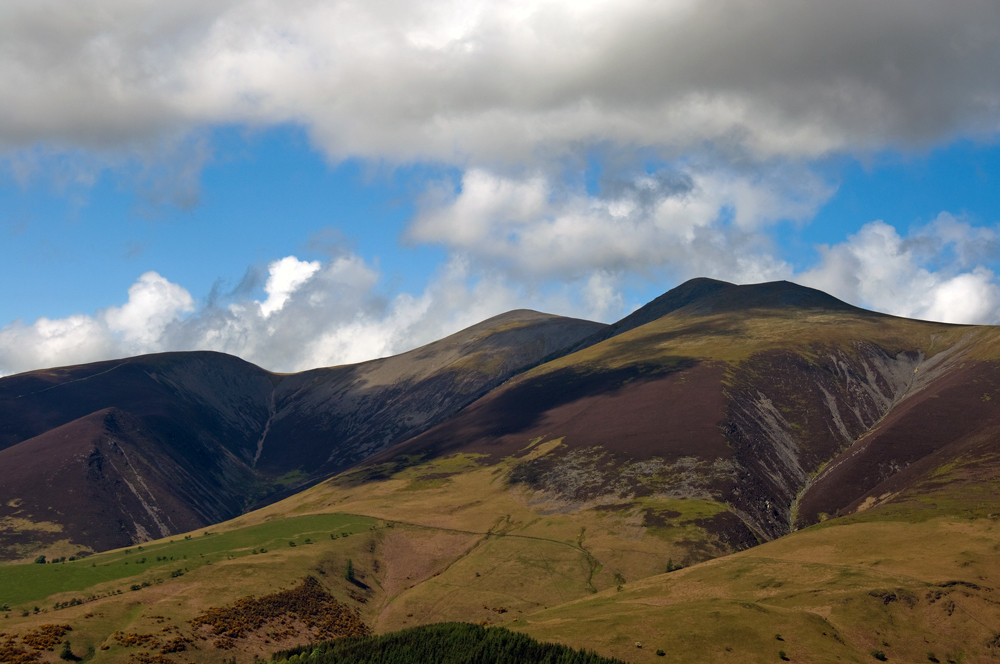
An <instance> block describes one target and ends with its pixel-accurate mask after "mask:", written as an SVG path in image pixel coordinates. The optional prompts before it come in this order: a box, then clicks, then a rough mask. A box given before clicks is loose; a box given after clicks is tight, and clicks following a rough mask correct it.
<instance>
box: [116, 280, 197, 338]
mask: <svg viewBox="0 0 1000 664" xmlns="http://www.w3.org/2000/svg"><path fill="white" fill-rule="evenodd" d="M193 309H194V300H193V298H192V297H191V294H190V293H188V292H187V291H186V290H185V289H184V288H182V287H181V286H178V285H177V284H173V283H170V282H169V281H167V280H166V279H164V278H163V277H161V276H160V275H159V274H157V273H156V272H147V273H145V274H143V275H142V276H141V277H139V280H138V281H137V282H135V283H134V284H133V285H132V287H131V288H129V289H128V302H126V303H125V304H124V305H122V306H121V307H110V308H108V309H106V310H105V311H104V312H102V314H101V316H100V317H101V318H102V319H103V322H104V324H105V325H106V327H107V329H108V330H110V331H111V332H112V333H115V334H116V335H119V336H120V337H121V339H122V340H123V343H124V345H125V348H126V349H135V350H136V351H137V352H151V351H154V350H159V348H158V347H157V345H158V343H159V341H160V339H161V338H162V336H163V334H164V331H165V330H166V328H167V326H168V325H170V324H171V323H173V322H174V321H175V320H177V319H178V318H180V316H181V315H182V314H185V313H188V312H190V311H192V310H193Z"/></svg>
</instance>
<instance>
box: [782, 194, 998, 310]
mask: <svg viewBox="0 0 1000 664" xmlns="http://www.w3.org/2000/svg"><path fill="white" fill-rule="evenodd" d="M998 240H1000V229H998V228H988V227H975V226H972V225H971V224H969V223H968V222H964V221H961V220H959V219H956V218H955V217H953V216H951V215H949V214H946V213H945V214H942V215H940V216H939V217H938V218H937V219H936V220H935V221H934V222H933V223H931V224H929V225H927V226H925V227H922V228H918V229H915V230H914V231H913V232H912V233H911V234H910V235H908V236H905V237H904V236H901V235H900V234H899V232H898V231H897V230H896V229H895V228H893V227H892V226H890V225H889V224H886V223H885V222H883V221H873V222H870V223H868V224H865V225H864V226H863V227H862V228H861V229H860V230H859V231H858V232H857V233H855V234H853V235H851V236H849V237H848V239H847V240H846V241H845V242H842V243H840V244H836V245H833V246H825V247H822V248H821V259H820V262H819V264H818V265H817V266H815V267H814V268H813V269H811V270H808V271H806V272H804V273H803V274H801V275H799V276H798V279H799V280H800V281H801V282H802V283H805V284H808V285H810V286H814V287H816V288H819V289H822V290H825V291H827V292H829V293H832V294H833V295H836V296H837V297H839V298H841V299H843V300H846V301H848V302H851V303H854V304H859V305H862V306H867V307H870V308H873V309H876V310H878V311H883V312H886V313H891V314H896V315H899V316H906V317H909V318H922V319H927V320H935V321H942V322H950V323H985V324H997V323H1000V283H998V281H1000V280H998V278H997V275H996V274H994V273H993V271H992V270H990V269H988V268H987V267H985V266H984V265H982V264H980V263H978V261H979V260H980V259H982V258H984V257H986V256H988V255H989V254H983V253H982V252H983V251H986V252H991V251H992V252H993V253H992V256H995V255H996V253H995V252H996V248H997V246H998ZM991 248H992V249H991Z"/></svg>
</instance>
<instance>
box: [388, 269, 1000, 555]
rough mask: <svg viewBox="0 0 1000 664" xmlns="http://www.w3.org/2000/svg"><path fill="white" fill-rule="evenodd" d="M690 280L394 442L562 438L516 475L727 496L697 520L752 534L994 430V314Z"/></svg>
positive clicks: (768, 535)
mask: <svg viewBox="0 0 1000 664" xmlns="http://www.w3.org/2000/svg"><path fill="white" fill-rule="evenodd" d="M677 291H678V292H676V293H675V292H674V291H671V292H670V293H667V294H666V295H664V296H663V297H661V298H659V299H657V300H656V301H654V302H653V303H651V304H650V305H648V308H646V309H645V310H644V309H640V310H639V311H637V312H636V313H635V314H633V315H632V316H630V317H629V319H626V320H625V321H623V322H622V323H620V324H617V325H614V326H612V331H617V334H613V336H611V337H610V338H607V339H604V340H603V341H598V342H597V343H594V344H592V345H590V346H587V347H585V348H583V349H581V350H579V351H577V352H575V353H572V354H569V355H565V356H562V357H560V358H557V359H555V360H553V361H552V362H549V363H546V364H545V365H542V366H539V367H536V368H535V369H533V370H531V371H529V372H526V373H524V374H521V375H519V376H517V377H516V378H514V379H513V380H511V381H509V382H508V383H506V384H505V385H503V386H502V387H501V388H499V389H497V390H495V391H493V392H491V393H490V394H488V395H486V396H485V397H484V398H483V399H481V400H479V401H477V402H476V403H474V404H472V405H470V406H469V407H468V408H466V409H465V410H464V411H462V412H461V413H459V414H458V415H457V416H456V417H454V418H451V419H450V420H448V421H447V422H445V423H443V424H442V425H440V426H439V427H436V428H434V429H432V430H430V431H428V432H426V433H424V434H422V435H420V436H418V437H417V438H415V439H414V440H412V441H409V442H407V443H405V444H404V445H403V446H401V447H399V448H396V449H394V450H392V452H391V453H392V454H399V455H401V454H406V455H411V456H415V457H419V458H432V457H435V456H440V455H444V454H452V453H457V452H462V453H474V454H485V455H487V456H488V457H489V458H490V459H500V458H505V457H510V456H512V455H514V454H515V451H516V450H518V449H520V448H522V447H524V445H526V444H527V443H528V442H529V441H531V440H536V439H546V440H551V439H558V440H559V441H560V444H559V446H558V447H556V448H555V449H553V451H552V452H551V453H549V454H546V455H544V456H542V457H539V458H536V459H532V460H530V461H526V462H524V463H523V464H521V465H519V466H518V467H517V468H516V469H515V470H514V471H513V473H512V475H511V480H512V481H513V482H515V483H520V484H523V485H524V486H525V487H527V488H529V489H531V490H533V491H538V492H542V493H544V494H545V495H547V496H549V497H551V498H552V499H558V500H562V501H563V502H564V503H565V506H566V507H565V509H578V508H581V507H585V506H588V505H593V504H612V503H614V504H618V505H620V507H619V509H623V510H626V511H632V512H634V513H636V514H637V515H638V516H640V517H641V518H643V519H645V520H646V521H647V522H648V523H656V522H658V521H662V520H664V517H663V515H661V514H658V513H656V512H655V510H651V509H649V508H646V507H643V505H642V503H641V501H637V500H636V499H637V498H642V497H646V496H661V497H669V498H680V497H688V498H699V499H705V500H712V501H716V502H717V503H719V504H720V505H722V506H724V509H722V510H721V511H720V513H719V514H718V515H716V516H715V517H714V518H713V519H712V520H711V522H707V523H704V524H702V525H703V526H704V527H705V529H706V530H707V531H708V532H710V533H712V534H713V535H714V536H715V537H717V538H718V539H719V540H720V541H721V542H722V543H724V544H725V545H727V546H729V547H732V548H735V549H739V548H745V547H747V546H750V545H753V544H756V543H757V542H758V541H766V540H770V539H773V538H775V537H778V536H781V535H783V534H786V533H788V532H790V531H791V530H792V529H794V528H795V527H797V526H800V525H804V524H808V523H812V522H814V521H815V520H817V519H819V518H824V517H825V516H826V515H829V514H834V513H837V512H838V511H849V510H850V509H853V508H854V507H857V506H858V505H861V504H869V503H870V499H872V497H873V496H872V495H870V494H872V492H876V493H875V496H878V495H882V494H885V493H887V492H890V488H889V487H890V486H891V482H890V480H892V478H895V481H896V482H897V483H904V484H905V482H906V477H908V475H907V474H906V472H905V470H906V468H908V467H909V466H911V465H912V464H916V463H917V462H919V461H920V460H921V459H923V458H925V457H927V456H928V455H932V454H937V455H938V456H937V457H935V458H937V459H940V458H942V456H941V455H945V456H947V455H948V454H950V453H951V452H948V451H947V449H944V448H948V447H949V446H951V447H950V448H949V449H952V450H953V452H954V453H958V452H959V450H966V448H968V447H969V446H973V447H974V446H975V444H976V443H975V441H980V443H982V444H989V442H990V441H992V440H995V433H996V429H997V424H998V420H997V417H1000V414H998V411H997V408H996V407H995V406H994V405H993V404H994V402H992V400H991V399H992V395H993V394H995V393H996V390H997V389H998V388H1000V384H998V383H1000V372H998V371H997V368H998V360H1000V343H998V342H1000V339H998V330H997V329H995V328H989V327H973V326H965V327H963V326H954V325H943V324H937V323H926V322H921V321H912V320H906V319H901V318H894V317H891V316H885V315H882V314H877V313H874V312H869V311H865V310H861V309H857V308H855V307H852V306H850V305H847V304H845V303H843V302H840V301H838V300H835V299H834V298H831V297H830V296H828V295H826V294H823V293H820V292H819V291H815V290H812V289H806V288H802V287H799V286H795V285H794V284H789V283H786V282H779V283H774V284H758V285H752V286H734V285H732V284H724V283H722V282H715V281H709V280H697V281H695V282H691V283H688V284H685V285H683V286H681V287H679V288H678V289H677ZM644 321H646V322H644ZM605 334H607V333H606V332H605V333H601V335H605ZM959 412H961V413H963V415H962V416H961V417H959ZM956 419H960V420H961V422H956V423H955V424H954V425H952V424H950V423H951V422H953V421H955V420H956ZM934 422H936V424H934V425H933V426H932V424H931V423H934ZM946 428H950V429H951V431H949V432H946V431H945V429H946ZM984 441H985V442H984ZM963 453H964V452H963ZM389 458H390V457H389V456H385V455H383V456H382V457H380V458H379V459H380V460H387V459H389ZM872 458H875V459H877V462H874V463H870V462H869V461H868V460H869V459H872ZM928 463H930V462H928ZM885 482H890V484H888V485H885V486H884V487H882V488H879V487H881V486H882V484H883V483H885ZM893 490H898V488H897V489H893ZM800 497H801V500H800ZM623 501H624V502H623ZM866 501H868V502H867V503H866ZM667 521H668V522H669V519H667ZM699 546H701V543H700V542H692V556H694V557H697V556H698V555H699V554H698V552H697V549H698V547H699Z"/></svg>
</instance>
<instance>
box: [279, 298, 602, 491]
mask: <svg viewBox="0 0 1000 664" xmlns="http://www.w3.org/2000/svg"><path fill="white" fill-rule="evenodd" d="M604 327H605V326H604V325H601V324H599V323H591V322H588V321H581V320H576V319H570V318H562V317H558V316H551V315H549V314H541V313H538V312H536V311H528V310H519V311H511V312H508V313H506V314H501V315H500V316H496V317H494V318H491V319H489V320H487V321H484V322H482V323H479V324H478V325H474V326H473V327H470V328H468V329H466V330H463V331H462V332H459V333H457V334H454V335H451V336H449V337H446V338H444V339H441V340H440V341H436V342H433V343H431V344H428V345H426V346H422V347H420V348H417V349H415V350H412V351H410V352H407V353H403V354H401V355H396V356H394V357H389V358H385V359H381V360H374V361H371V362H364V363H361V364H355V365H350V366H345V367H334V368H332V369H316V370H314V371H307V372H303V373H301V374H296V375H294V376H288V377H285V378H284V379H283V380H282V381H281V383H280V384H279V385H278V387H277V389H276V390H275V393H274V397H273V398H274V409H275V415H274V417H273V418H272V419H271V421H270V425H269V427H268V431H267V435H266V437H264V438H263V439H262V441H261V455H260V460H259V467H260V468H261V469H262V470H265V471H268V472H279V471H281V470H282V469H287V468H303V469H310V470H312V471H313V472H315V473H317V474H320V475H322V474H332V473H334V472H336V471H339V470H342V469H344V468H347V467H349V466H350V465H353V464H354V463H357V462H358V461H361V460H362V459H364V458H367V457H369V456H371V455H372V454H375V453H377V452H379V451H381V450H383V449H385V448H386V447H388V446H390V445H392V444H395V443H398V442H401V441H403V440H406V439H407V438H410V437H412V436H413V435H414V434H415V433H418V432H420V431H423V430H425V429H427V428H429V427H430V426H432V425H434V424H437V423H438V422H441V421H442V420H443V419H444V418H445V417H446V416H448V415H451V414H453V413H455V412H457V411H458V410H459V409H460V408H462V407H463V406H465V405H467V404H468V403H470V402H471V401H473V400H475V399H476V398H477V397H479V396H481V395H483V394H485V393H486V392H487V391H489V390H490V389H491V388H493V387H495V386H497V385H499V384H500V383H501V382H503V381H504V380H506V379H507V378H509V377H510V376H511V375H513V374H515V373H516V372H518V371H520V370H522V369H524V368H525V367H530V366H533V365H535V364H537V363H539V362H540V361H542V360H543V359H545V358H548V357H550V356H551V355H553V354H556V353H558V352H560V351H562V350H564V349H565V348H567V347H569V346H571V345H573V344H575V343H577V342H578V341H579V340H580V339H581V338H583V337H585V336H590V335H591V334H593V332H594V331H595V330H600V329H602V328H604ZM280 441H295V445H294V446H288V445H282V444H281V443H280ZM334 441H347V442H349V444H332V445H331V442H334Z"/></svg>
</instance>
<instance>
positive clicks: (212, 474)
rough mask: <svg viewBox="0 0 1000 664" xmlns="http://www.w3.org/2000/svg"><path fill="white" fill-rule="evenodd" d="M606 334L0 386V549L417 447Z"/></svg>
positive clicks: (50, 374) (260, 495)
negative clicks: (280, 370)
mask: <svg viewBox="0 0 1000 664" xmlns="http://www.w3.org/2000/svg"><path fill="white" fill-rule="evenodd" d="M602 327H603V326H602V325H600V324H598V323H591V322H588V321H580V320H575V319H567V318H561V317H557V316H549V315H545V314H539V313H537V312H529V311H517V312H511V313H509V314H504V315H502V316H498V317H496V318H494V319H491V320H489V321H485V322H483V323H481V324H479V325H476V326H474V327H472V328H469V329H467V330H463V331H462V332H459V333H457V334H455V335H452V336H451V337H448V338H446V339H443V340H441V341H438V342H435V343H433V344H430V345H428V346H425V347H423V348H419V349H416V350H414V351H411V352H409V353H404V354H403V355H400V356H398V357H391V358H386V359H382V360H375V361H372V362H367V363H364V364H360V365H353V366H345V367H333V368H329V369H317V370H314V371H309V372H305V373H303V374H291V375H277V374H272V373H269V372H267V371H264V370H263V369H260V368H258V367H256V366H254V365H252V364H249V363H247V362H244V361H242V360H239V359H237V358H234V357H230V356H227V355H223V354H219V353H209V352H191V353H164V354H159V355H149V356H143V357H137V358H129V359H124V360H117V361H111V362H99V363H95V364H89V365H80V366H74V367H66V368H58V369H49V370H43V371H35V372H28V373H25V374H20V375H17V376H10V377H7V378H3V379H0V549H3V550H5V551H6V552H7V555H8V556H9V555H15V556H17V555H27V554H28V553H30V551H31V550H32V549H33V548H39V547H40V546H45V545H52V543H54V542H62V543H63V544H62V545H60V546H61V547H62V548H61V550H62V551H64V552H66V553H67V554H73V553H75V552H76V551H77V550H84V549H106V548H112V547H116V546H125V545H128V544H132V543H136V542H141V541H144V540H146V539H149V538H150V537H160V536H165V535H169V534H173V533H177V532H184V531H187V530H191V529H193V528H197V527H199V526H205V525H209V524H212V523H215V522H218V521H221V520H223V519H227V518H231V517H233V516H236V515H238V514H240V513H242V512H243V511H245V510H246V509H248V508H249V507H250V506H252V505H254V504H260V502H261V501H266V500H273V499H275V498H276V497H277V496H279V495H281V494H282V493H283V492H287V491H289V490H290V489H291V488H293V487H299V486H305V485H308V484H310V483H313V482H315V481H317V480H319V479H322V478H323V477H325V476H327V475H329V474H330V473H332V472H335V471H337V470H340V469H342V468H344V467H347V466H348V465H350V464H352V463H354V462H356V461H359V460H361V459H363V458H365V457H366V456H368V455H370V454H372V453H375V452H377V451H379V450H381V449H383V448H384V447H385V446H387V445H390V444H392V443H393V442H396V441H398V440H402V439H405V438H408V437H411V436H413V435H414V434H416V433H419V432H420V431H423V430H424V429H426V428H427V427H429V426H431V425H433V424H435V423H437V422H440V421H441V420H442V419H443V418H445V417H447V416H448V415H450V414H453V413H454V412H455V411H457V410H458V409H460V408H461V407H462V406H464V405H465V404H467V403H468V402H469V401H471V400H473V399H474V398H476V397H477V396H479V395H481V394H483V393H484V392H486V391H487V390H489V389H490V388H491V387H493V386H495V385H498V384H499V383H501V382H502V381H504V380H506V379H507V378H509V377H510V376H511V375H512V374H513V373H515V372H517V371H519V370H521V369H523V368H524V367H526V366H532V365H534V364H537V363H538V362H540V361H542V360H543V359H544V358H546V357H548V356H550V355H551V354H553V353H557V352H558V351H559V350H560V349H561V348H565V347H567V346H570V345H573V344H575V343H577V342H578V341H579V340H580V339H582V338H584V337H587V336H590V335H592V334H593V333H594V332H595V331H596V330H599V329H601V328H602Z"/></svg>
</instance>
